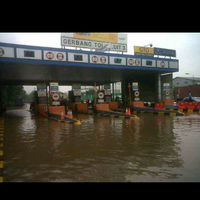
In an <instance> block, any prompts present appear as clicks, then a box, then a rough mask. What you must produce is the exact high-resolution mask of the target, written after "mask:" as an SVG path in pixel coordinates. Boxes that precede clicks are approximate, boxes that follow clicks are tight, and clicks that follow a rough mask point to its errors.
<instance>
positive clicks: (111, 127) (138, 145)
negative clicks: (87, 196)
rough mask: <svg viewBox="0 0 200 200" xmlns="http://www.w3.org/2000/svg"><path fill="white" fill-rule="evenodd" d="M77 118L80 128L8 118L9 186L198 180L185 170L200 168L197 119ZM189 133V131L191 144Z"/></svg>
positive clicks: (15, 115)
mask: <svg viewBox="0 0 200 200" xmlns="http://www.w3.org/2000/svg"><path fill="white" fill-rule="evenodd" d="M76 117H77V118H79V119H82V125H81V126H76V125H73V124H66V123H61V122H57V121H53V120H49V119H46V118H43V117H40V116H36V117H33V116H32V115H31V113H29V112H27V110H24V111H23V112H22V111H21V112H18V111H17V110H13V111H9V112H7V116H6V125H5V132H6V138H5V145H4V147H5V150H4V151H5V158H4V159H5V173H4V174H5V178H4V179H5V181H8V182H9V181H56V182H57V181H58V182H59V181H65V182H66V181H70V182H73V181H75V182H77V181H78V182H79V181H80V182H82V181H83V182H88V181H95V182H96V181H97V182H98V181H100V182H101V181H103V182H106V181H108V182H115V181H117V182H126V181H184V180H186V181H187V180H192V179H195V180H200V176H197V177H196V178H194V175H191V174H190V173H189V174H188V171H187V170H185V169H191V168H192V167H194V168H195V169H196V170H197V168H198V167H200V159H199V158H198V159H197V153H196V154H194V151H193V150H191V149H192V148H191V147H193V148H194V147H195V149H196V150H197V146H196V144H198V143H199V142H197V141H198V139H199V134H198V130H199V126H200V118H199V115H196V116H195V115H190V116H185V117H178V116H177V117H176V116H173V117H172V116H165V115H163V116H159V115H148V114H139V117H140V120H130V119H119V118H110V117H105V116H96V115H85V114H78V115H77V116H76ZM9 124H12V125H9ZM29 125H30V126H29ZM28 126H29V127H28ZM185 129H186V130H190V139H189V140H188V137H189V132H186V131H184V130H185ZM13 138H14V139H13ZM194 139H195V140H194ZM188 141H189V142H188ZM195 142H196V143H195ZM189 148H190V151H189V152H191V153H193V157H192V158H195V159H196V162H195V163H194V160H192V158H191V155H190V154H189V153H188V149H189ZM189 156H190V158H189V159H190V161H191V162H190V163H189V162H187V159H188V157H189ZM191 163H193V164H191ZM196 174H197V175H198V173H197V172H196Z"/></svg>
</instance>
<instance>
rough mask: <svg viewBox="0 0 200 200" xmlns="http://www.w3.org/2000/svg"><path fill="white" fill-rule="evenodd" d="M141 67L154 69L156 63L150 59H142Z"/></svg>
mask: <svg viewBox="0 0 200 200" xmlns="http://www.w3.org/2000/svg"><path fill="white" fill-rule="evenodd" d="M142 67H156V61H155V60H151V59H142Z"/></svg>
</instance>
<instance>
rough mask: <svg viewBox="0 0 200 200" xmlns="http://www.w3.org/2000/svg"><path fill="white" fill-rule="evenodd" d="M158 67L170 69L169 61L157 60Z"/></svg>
mask: <svg viewBox="0 0 200 200" xmlns="http://www.w3.org/2000/svg"><path fill="white" fill-rule="evenodd" d="M157 67H161V68H168V61H163V60H157Z"/></svg>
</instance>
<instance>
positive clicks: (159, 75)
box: [158, 73, 161, 102]
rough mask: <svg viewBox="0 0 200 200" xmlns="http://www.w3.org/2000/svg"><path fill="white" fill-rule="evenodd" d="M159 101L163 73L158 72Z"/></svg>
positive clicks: (159, 100) (159, 98)
mask: <svg viewBox="0 0 200 200" xmlns="http://www.w3.org/2000/svg"><path fill="white" fill-rule="evenodd" d="M158 102H161V74H160V73H158Z"/></svg>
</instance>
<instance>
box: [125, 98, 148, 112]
mask: <svg viewBox="0 0 200 200" xmlns="http://www.w3.org/2000/svg"><path fill="white" fill-rule="evenodd" d="M129 107H130V109H131V112H133V107H142V108H144V107H145V106H144V101H130V102H129Z"/></svg>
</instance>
